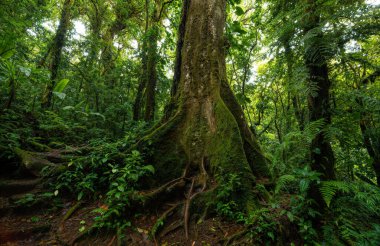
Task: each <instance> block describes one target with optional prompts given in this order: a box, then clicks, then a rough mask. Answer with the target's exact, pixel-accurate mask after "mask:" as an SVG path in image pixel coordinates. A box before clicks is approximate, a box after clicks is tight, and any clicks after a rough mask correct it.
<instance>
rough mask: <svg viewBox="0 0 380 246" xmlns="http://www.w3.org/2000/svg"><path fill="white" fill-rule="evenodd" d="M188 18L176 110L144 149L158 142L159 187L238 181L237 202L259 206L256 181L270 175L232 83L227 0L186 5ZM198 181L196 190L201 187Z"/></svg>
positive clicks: (181, 45) (182, 39)
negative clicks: (228, 71)
mask: <svg viewBox="0 0 380 246" xmlns="http://www.w3.org/2000/svg"><path fill="white" fill-rule="evenodd" d="M182 14H183V16H182V22H181V27H180V32H179V42H178V43H179V44H178V45H177V47H178V48H180V49H179V50H177V60H176V72H175V79H174V89H172V93H173V94H172V98H171V104H170V105H171V106H170V107H169V108H168V109H167V110H166V115H165V116H164V117H163V119H162V121H161V123H160V126H159V127H155V128H153V130H152V132H151V133H150V134H148V135H147V136H145V137H144V138H143V139H142V140H141V141H140V143H139V144H140V145H141V144H144V143H152V145H153V146H152V147H153V150H154V153H153V154H152V156H151V160H150V161H151V163H155V165H156V170H157V172H156V177H157V179H158V180H159V182H166V181H168V180H170V179H173V178H176V177H180V176H182V177H185V178H187V180H190V179H192V180H196V181H197V182H201V181H202V180H203V181H204V180H205V179H206V178H205V177H208V178H207V186H211V185H212V184H214V183H217V184H219V185H220V184H222V182H223V181H225V180H226V179H227V178H228V177H231V176H236V177H238V179H239V185H238V187H234V188H233V193H234V195H233V197H234V199H235V200H236V201H237V203H238V204H240V205H243V206H246V207H245V208H247V206H249V205H248V204H250V205H252V202H253V203H255V201H257V200H256V198H255V196H254V194H253V193H252V191H251V190H252V188H253V187H254V185H255V177H256V178H258V179H263V178H268V177H270V174H269V170H268V167H267V160H266V158H265V157H264V156H263V154H262V152H261V150H260V148H259V145H258V144H257V142H256V140H255V138H254V136H253V134H252V132H251V131H250V129H249V127H248V124H247V122H246V120H245V117H244V113H243V110H242V108H241V106H240V105H239V104H238V102H237V100H236V98H235V96H234V95H233V93H232V91H231V89H230V87H229V85H228V82H227V75H226V64H225V50H224V49H225V47H224V46H225V45H224V44H225V38H224V26H225V21H226V1H225V0H218V1H216V0H184V3H183V12H182ZM184 16H185V18H183V17H184ZM182 28H183V29H182ZM182 35H183V36H182ZM191 177H193V178H191ZM213 181H215V182H213ZM197 182H196V183H195V184H192V185H191V187H193V186H194V187H197V186H199V185H200V184H199V183H197ZM202 190H203V189H202ZM214 198H215V197H214Z"/></svg>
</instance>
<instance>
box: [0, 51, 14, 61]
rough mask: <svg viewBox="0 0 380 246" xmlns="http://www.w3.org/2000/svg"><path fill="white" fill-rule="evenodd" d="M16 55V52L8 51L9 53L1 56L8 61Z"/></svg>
mask: <svg viewBox="0 0 380 246" xmlns="http://www.w3.org/2000/svg"><path fill="white" fill-rule="evenodd" d="M14 54H15V50H13V49H12V50H8V51H7V52H5V53H4V54H2V55H1V58H3V59H5V60H7V59H9V58H11V57H12V56H13V55H14Z"/></svg>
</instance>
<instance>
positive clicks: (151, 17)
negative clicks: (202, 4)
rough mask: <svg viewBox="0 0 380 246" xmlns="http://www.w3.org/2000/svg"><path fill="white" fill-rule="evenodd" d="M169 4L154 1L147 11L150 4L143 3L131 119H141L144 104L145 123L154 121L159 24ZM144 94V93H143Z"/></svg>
mask: <svg viewBox="0 0 380 246" xmlns="http://www.w3.org/2000/svg"><path fill="white" fill-rule="evenodd" d="M168 3H170V1H168V2H164V1H162V0H155V1H154V4H153V6H154V7H153V11H149V9H150V6H151V3H150V1H149V0H146V1H145V33H144V39H143V44H142V52H141V66H142V69H141V77H140V83H139V86H138V89H137V94H136V98H135V101H134V104H133V119H134V120H139V119H140V118H142V116H141V113H142V112H141V111H142V108H143V105H144V103H145V112H144V115H143V118H144V120H145V121H151V120H153V119H154V113H155V107H156V99H155V94H156V85H157V63H158V49H157V47H158V40H159V35H160V22H161V17H162V14H163V11H164V10H165V5H166V4H168ZM144 92H145V93H144Z"/></svg>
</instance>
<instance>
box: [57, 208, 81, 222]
mask: <svg viewBox="0 0 380 246" xmlns="http://www.w3.org/2000/svg"><path fill="white" fill-rule="evenodd" d="M80 205H82V202H77V203H76V204H75V205H74V206H72V207H71V208H70V209H69V211H67V213H66V214H65V216H64V217H63V219H62V221H61V225H62V224H63V222H65V221H66V220H68V219H69V218H70V217H71V215H73V213H75V211H77V210H78V209H79V207H80Z"/></svg>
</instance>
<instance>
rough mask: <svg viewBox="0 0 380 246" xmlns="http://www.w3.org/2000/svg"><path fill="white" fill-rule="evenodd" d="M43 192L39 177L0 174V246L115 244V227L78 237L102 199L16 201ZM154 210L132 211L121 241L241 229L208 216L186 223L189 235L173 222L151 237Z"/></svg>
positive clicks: (198, 238)
mask: <svg viewBox="0 0 380 246" xmlns="http://www.w3.org/2000/svg"><path fill="white" fill-rule="evenodd" d="M42 191H43V188H42V185H41V183H40V179H38V178H20V177H18V178H13V179H8V178H2V179H0V245H8V246H10V245H30V246H32V245H33V246H34V245H105V246H111V245H118V238H117V236H116V234H115V232H104V231H103V232H96V233H92V234H91V235H90V236H86V237H80V236H81V235H82V234H83V233H84V232H86V231H87V229H88V228H90V227H91V225H92V223H93V222H94V217H95V216H96V214H95V213H93V210H94V209H97V208H101V207H104V206H105V205H104V203H102V202H101V201H97V202H92V203H86V202H81V203H80V204H78V202H77V201H71V200H65V201H63V203H62V204H63V206H62V205H61V207H60V208H57V207H56V205H54V204H48V203H46V201H45V202H44V201H43V200H41V201H37V202H35V203H34V204H33V205H31V206H25V204H20V202H17V201H20V199H22V200H24V201H25V200H26V201H27V199H28V196H29V197H31V196H33V194H38V193H39V194H43V193H42ZM73 208H75V209H73ZM162 209H164V208H157V211H158V212H159V211H160V210H162ZM158 212H157V214H159V213H158ZM68 214H70V215H69V216H68ZM157 214H155V213H152V212H150V213H148V214H144V215H139V216H136V218H135V219H133V220H132V225H131V227H130V228H129V229H128V230H127V231H126V233H125V235H124V239H123V242H122V244H121V245H147V246H148V245H167V246H169V245H191V246H195V245H222V244H223V243H222V242H223V241H225V240H226V239H228V238H229V237H230V236H231V235H234V234H236V233H238V232H239V231H241V230H243V226H242V225H238V224H234V223H231V222H226V221H223V220H222V219H220V218H209V219H206V220H205V221H203V222H202V223H194V222H193V223H190V225H189V237H188V239H187V238H186V237H185V232H184V229H183V226H181V225H179V226H178V225H177V226H174V227H172V228H174V229H172V230H171V231H166V232H164V231H162V232H161V235H163V233H164V234H165V235H163V236H161V237H160V238H159V240H155V239H152V238H150V237H149V232H150V230H151V228H152V227H153V225H154V223H155V222H156V221H157V218H158V217H157V216H158V215H157ZM79 238H80V239H81V240H78V239H79ZM74 241H75V243H74Z"/></svg>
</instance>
